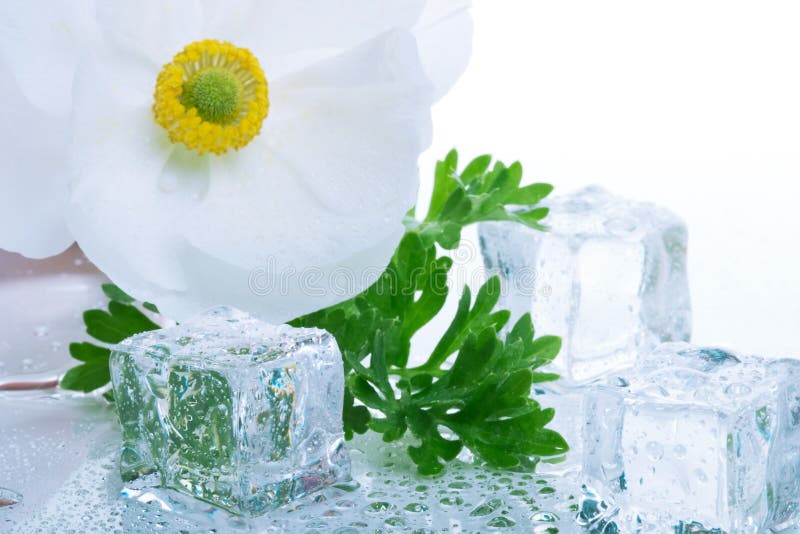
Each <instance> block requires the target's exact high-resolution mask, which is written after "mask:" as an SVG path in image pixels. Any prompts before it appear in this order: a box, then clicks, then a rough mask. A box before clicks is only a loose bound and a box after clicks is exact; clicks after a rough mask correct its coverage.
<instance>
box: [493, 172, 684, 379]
mask: <svg viewBox="0 0 800 534" xmlns="http://www.w3.org/2000/svg"><path fill="white" fill-rule="evenodd" d="M548 206H549V208H550V216H549V217H548V219H546V221H545V222H546V223H547V224H548V225H549V226H550V231H547V232H541V231H537V230H532V229H530V228H527V227H525V226H523V225H521V224H518V223H509V222H492V223H483V224H481V226H480V242H481V250H482V252H483V257H484V262H485V264H486V268H487V271H488V272H489V274H490V275H491V274H498V275H499V276H500V277H501V280H502V282H503V295H502V297H501V300H500V305H501V306H503V307H505V308H507V309H510V310H511V311H512V313H513V314H514V315H515V316H519V315H521V314H523V313H525V312H530V313H531V316H532V318H533V324H534V325H535V326H536V329H537V330H538V331H539V332H542V333H547V334H552V335H558V336H561V337H562V339H563V342H564V344H563V348H562V351H561V354H560V355H559V356H558V358H557V359H556V360H555V362H554V363H553V368H552V370H553V371H555V372H558V373H559V374H561V375H562V383H568V384H581V383H586V382H588V381H590V380H592V379H594V378H597V377H598V376H601V375H602V374H603V373H606V372H611V371H616V370H620V369H623V368H625V367H627V366H629V365H632V363H633V361H634V360H635V358H636V354H637V352H639V351H641V350H644V349H648V348H652V347H653V346H655V345H657V344H658V343H660V342H667V341H688V340H689V336H690V325H691V312H690V303H689V289H688V281H687V277H686V246H687V232H686V227H685V225H684V224H683V222H682V221H681V220H680V219H678V218H677V217H676V216H674V215H672V214H671V213H670V212H668V211H667V210H665V209H663V208H660V207H658V206H655V205H652V204H646V203H639V202H629V201H626V200H623V199H620V198H617V197H614V196H613V195H611V194H609V193H608V192H606V191H604V190H602V189H600V188H597V187H590V188H587V189H584V190H581V191H579V192H577V193H575V194H573V195H567V196H562V197H557V198H555V199H553V201H552V202H551V203H550V204H549V205H548ZM513 322H514V319H513V318H512V324H513Z"/></svg>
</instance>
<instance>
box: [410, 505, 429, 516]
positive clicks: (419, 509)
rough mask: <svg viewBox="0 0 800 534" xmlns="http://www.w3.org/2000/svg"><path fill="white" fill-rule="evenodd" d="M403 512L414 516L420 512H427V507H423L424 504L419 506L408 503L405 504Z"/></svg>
mask: <svg viewBox="0 0 800 534" xmlns="http://www.w3.org/2000/svg"><path fill="white" fill-rule="evenodd" d="M405 510H406V511H407V512H413V513H415V514H418V513H421V512H427V511H428V507H427V506H425V505H424V504H420V503H418V502H412V503H409V504H407V505H406V506H405Z"/></svg>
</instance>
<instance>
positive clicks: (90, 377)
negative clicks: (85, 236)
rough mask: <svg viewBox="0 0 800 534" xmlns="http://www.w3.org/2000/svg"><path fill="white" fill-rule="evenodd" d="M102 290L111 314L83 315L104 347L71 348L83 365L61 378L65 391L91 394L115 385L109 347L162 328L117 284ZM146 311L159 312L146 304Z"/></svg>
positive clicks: (78, 345) (84, 345)
mask: <svg viewBox="0 0 800 534" xmlns="http://www.w3.org/2000/svg"><path fill="white" fill-rule="evenodd" d="M102 289H103V293H105V295H106V296H107V297H108V298H109V303H108V310H107V311H106V310H87V311H86V312H84V314H83V322H84V324H85V325H86V333H88V334H89V335H90V336H91V337H93V338H94V339H96V340H97V341H99V342H101V343H102V345H98V344H94V343H88V342H84V343H72V344H70V346H69V353H70V355H71V356H72V357H73V358H75V359H76V360H78V361H80V362H83V364H82V365H78V366H77V367H73V368H72V369H70V370H69V371H67V372H66V374H65V375H64V376H63V377H62V378H61V382H60V385H61V387H63V388H64V389H70V390H75V391H83V392H87V393H88V392H89V391H93V390H95V389H99V388H101V387H103V386H105V385H106V384H108V383H109V382H110V381H111V374H110V372H109V369H108V359H109V357H110V356H111V349H110V348H109V346H108V345H112V344H115V343H119V342H120V341H122V340H123V339H126V338H128V337H130V336H132V335H135V334H138V333H141V332H145V331H148V330H157V329H158V328H160V327H159V326H158V325H157V324H156V323H155V322H153V321H152V320H151V319H150V318H149V317H147V315H145V314H144V313H143V312H142V311H141V310H140V309H139V308H137V307H136V305H135V304H134V303H135V299H133V297H131V296H129V295H128V294H126V293H125V292H124V291H122V290H121V289H120V288H118V287H117V286H115V285H113V284H103V285H102ZM142 307H143V308H145V309H147V310H149V311H153V310H155V309H156V308H155V306H153V305H152V304H150V305H149V306H148V305H147V303H144V304H142ZM106 398H108V396H106Z"/></svg>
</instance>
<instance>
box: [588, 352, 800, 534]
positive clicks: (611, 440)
mask: <svg viewBox="0 0 800 534" xmlns="http://www.w3.org/2000/svg"><path fill="white" fill-rule="evenodd" d="M586 416H587V419H586V423H587V426H586V430H585V438H586V442H585V444H584V447H585V450H584V460H583V477H584V479H585V481H586V484H587V486H588V487H590V488H593V490H595V491H597V492H599V494H601V495H602V496H603V497H604V498H605V500H606V502H607V504H609V509H610V510H612V511H613V513H615V514H616V517H617V518H616V519H615V520H614V521H615V522H616V524H617V526H618V527H619V528H621V531H622V532H633V531H637V532H639V531H644V532H662V531H663V532H667V531H669V532H684V531H685V532H689V531H691V532H701V531H702V532H706V531H709V532H727V533H729V534H730V533H734V532H736V533H756V532H766V531H767V529H770V528H771V529H774V531H776V532H777V531H781V530H782V529H785V528H786V527H787V526H788V525H790V524H793V522H794V521H795V520H796V515H797V514H796V512H797V507H798V503H800V485H798V483H797V481H798V476H800V361H798V360H774V361H769V360H762V359H760V358H756V357H741V356H736V355H734V354H732V353H730V352H727V351H723V350H719V349H711V348H699V347H692V346H690V345H687V344H685V343H670V344H665V345H663V346H661V347H659V348H658V349H656V350H655V351H654V352H653V353H652V354H649V355H647V356H646V357H642V358H640V359H639V360H637V363H636V366H635V367H634V368H633V369H630V370H628V372H626V374H625V379H624V380H620V379H614V380H613V381H605V383H603V384H597V385H595V386H592V387H590V388H588V393H587V400H586ZM689 527H691V528H690V529H689V530H687V528H689ZM637 528H639V529H643V530H636V529H637ZM692 529H694V530H692ZM703 529H705V530H703ZM713 529H719V530H716V531H715V530H713Z"/></svg>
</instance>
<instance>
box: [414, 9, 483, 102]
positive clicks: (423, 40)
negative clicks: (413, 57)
mask: <svg viewBox="0 0 800 534" xmlns="http://www.w3.org/2000/svg"><path fill="white" fill-rule="evenodd" d="M469 6H470V1H469V0H430V1H429V2H428V3H427V5H426V7H425V11H424V13H423V14H422V16H421V17H420V20H419V22H418V24H417V26H416V27H415V29H414V34H415V35H416V36H417V43H418V45H419V50H420V58H421V59H422V65H423V67H424V69H425V72H426V73H427V74H428V78H430V80H431V82H433V85H434V87H435V90H434V92H435V98H436V100H438V99H439V98H441V97H442V96H444V94H445V93H447V91H449V90H450V88H451V87H452V86H453V84H455V82H456V80H458V78H459V77H460V76H461V74H462V73H463V72H464V69H466V68H467V64H468V63H469V57H470V55H471V54H472V18H471V17H470V15H469Z"/></svg>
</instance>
